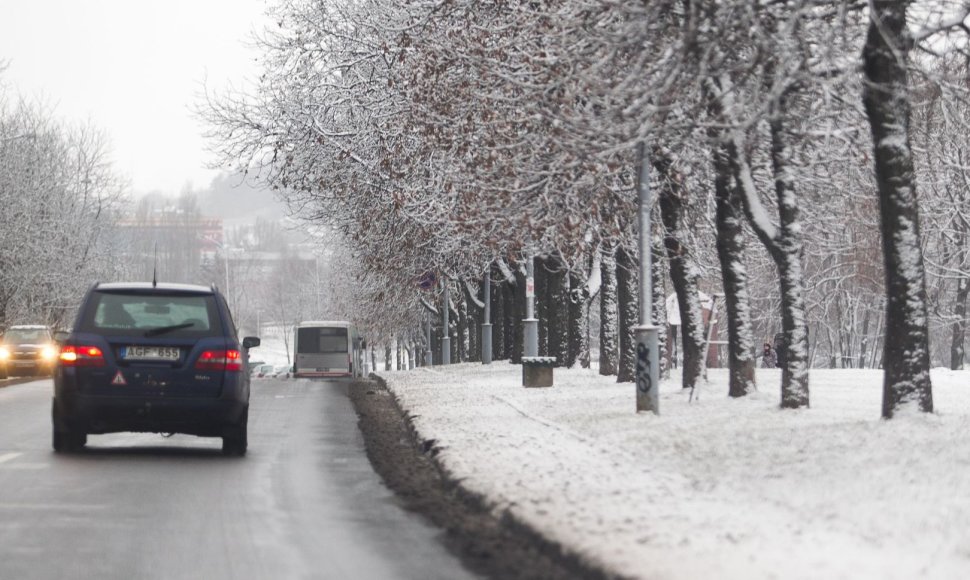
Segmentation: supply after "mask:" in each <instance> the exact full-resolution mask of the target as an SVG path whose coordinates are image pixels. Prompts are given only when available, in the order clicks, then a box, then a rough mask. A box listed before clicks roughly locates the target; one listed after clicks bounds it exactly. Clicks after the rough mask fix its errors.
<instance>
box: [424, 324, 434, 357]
mask: <svg viewBox="0 0 970 580" xmlns="http://www.w3.org/2000/svg"><path fill="white" fill-rule="evenodd" d="M433 364H434V355H433V354H432V352H431V321H430V320H429V321H428V347H427V348H426V349H424V366H426V367H430V366H431V365H433Z"/></svg>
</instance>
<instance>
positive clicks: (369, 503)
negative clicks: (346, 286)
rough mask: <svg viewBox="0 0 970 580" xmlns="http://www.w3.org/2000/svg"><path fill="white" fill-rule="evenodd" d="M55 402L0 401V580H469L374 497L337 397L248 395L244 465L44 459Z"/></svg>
mask: <svg viewBox="0 0 970 580" xmlns="http://www.w3.org/2000/svg"><path fill="white" fill-rule="evenodd" d="M50 394H51V383H50V381H49V380H42V381H35V382H30V383H25V384H21V385H15V386H8V387H5V388H2V389H0V546H2V554H3V556H2V558H0V578H18V579H31V578H99V579H115V578H117V579H146V578H158V579H181V578H186V579H187V578H193V579H195V578H206V579H209V580H211V579H220V578H227V579H228V578H245V579H261V578H273V579H290V578H295V579H296V578H314V579H326V578H340V579H344V578H355V579H371V578H373V579H382V580H383V579H393V578H403V579H418V578H421V579H433V578H441V579H445V578H447V579H461V578H469V577H471V576H470V575H469V574H468V573H467V572H465V571H464V569H462V568H461V566H460V564H458V563H457V561H456V560H454V558H453V557H452V556H450V555H449V554H448V553H447V552H446V551H445V549H444V548H443V547H442V546H441V545H440V544H439V542H438V541H437V539H436V534H437V531H436V530H434V529H432V528H430V527H428V526H427V525H426V524H424V523H423V522H421V521H419V520H417V519H416V518H415V517H414V516H411V515H409V514H406V513H405V512H403V511H402V510H401V509H400V508H399V507H398V506H397V505H396V503H395V502H394V499H393V497H392V495H391V494H390V492H388V491H387V490H386V489H385V488H384V487H383V486H382V484H381V483H380V482H379V480H378V478H377V476H376V475H375V474H374V472H373V471H372V469H371V466H370V464H369V463H368V461H367V458H366V456H365V454H364V449H363V442H362V440H361V437H360V434H359V432H358V429H357V418H356V416H355V414H354V411H353V408H352V406H351V404H350V402H349V400H348V398H347V386H346V384H340V383H325V382H310V381H306V380H300V381H294V380H272V379H266V380H254V381H253V398H252V402H251V408H250V418H249V428H250V435H249V438H250V451H249V454H248V455H247V456H246V457H245V458H242V459H239V458H227V457H223V456H222V454H221V452H220V441H219V440H218V439H202V438H197V437H189V436H180V435H176V436H173V437H171V438H168V439H166V438H163V437H161V436H159V435H152V434H113V435H97V436H91V437H89V444H88V447H87V448H86V449H85V450H84V451H83V452H81V453H79V454H76V455H67V456H61V455H55V454H54V453H53V452H52V451H51V447H50V418H49V417H50Z"/></svg>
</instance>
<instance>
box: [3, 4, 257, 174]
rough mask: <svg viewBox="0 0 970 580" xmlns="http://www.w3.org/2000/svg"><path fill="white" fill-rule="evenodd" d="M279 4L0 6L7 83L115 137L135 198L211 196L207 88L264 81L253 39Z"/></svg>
mask: <svg viewBox="0 0 970 580" xmlns="http://www.w3.org/2000/svg"><path fill="white" fill-rule="evenodd" d="M272 2H273V0H166V1H165V2H144V1H141V0H0V60H5V61H7V62H8V63H9V65H10V66H9V68H8V69H7V71H6V72H5V73H2V74H0V82H2V83H3V84H4V86H5V87H6V88H7V89H8V90H11V89H12V90H15V91H16V92H18V93H20V94H23V95H25V96H27V97H29V98H34V99H40V100H42V101H43V102H45V103H47V104H49V105H51V106H53V107H54V108H55V115H56V116H58V117H59V118H61V119H64V120H66V121H69V122H70V121H85V120H88V119H90V120H91V121H92V122H93V123H94V124H95V125H97V126H99V127H101V128H103V129H104V130H105V131H107V132H108V134H109V135H110V137H111V140H112V143H113V149H114V155H115V161H116V167H117V169H118V170H119V172H121V173H122V174H124V175H127V176H128V177H129V178H130V179H131V181H132V187H133V189H134V190H135V191H136V192H141V193H144V192H147V191H151V190H156V189H158V190H163V191H166V192H172V193H176V192H178V191H179V190H181V189H182V187H183V186H184V185H185V184H186V183H187V182H192V184H193V186H194V187H195V188H197V189H199V188H204V187H205V186H207V185H208V183H209V181H210V180H211V179H212V177H213V176H214V175H215V174H216V172H215V171H212V170H208V169H206V168H205V164H206V163H207V162H208V161H210V160H211V158H210V156H209V155H208V154H207V153H206V149H205V142H204V140H203V138H202V135H201V133H202V129H203V127H202V126H201V125H200V123H199V121H198V120H197V119H195V118H194V117H193V114H192V112H191V108H192V106H193V104H194V103H195V102H197V99H198V95H199V94H200V93H201V92H202V88H203V83H205V84H206V85H208V86H209V87H210V88H217V89H218V88H221V87H224V86H225V84H226V83H227V82H229V81H232V82H234V83H236V84H237V85H238V84H239V81H241V80H244V79H246V78H252V77H254V76H255V75H256V74H257V71H258V69H257V67H256V63H255V62H254V60H255V58H256V57H257V56H258V53H257V52H256V51H255V49H253V48H252V47H251V46H250V45H251V42H250V41H251V37H252V32H253V31H254V30H261V29H262V28H263V26H264V24H265V22H266V19H265V16H264V12H265V10H266V8H267V6H268V5H272Z"/></svg>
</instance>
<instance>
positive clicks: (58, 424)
mask: <svg viewBox="0 0 970 580" xmlns="http://www.w3.org/2000/svg"><path fill="white" fill-rule="evenodd" d="M51 427H52V437H51V439H52V441H51V443H52V444H53V447H54V452H56V453H71V452H73V451H78V450H80V449H81V448H82V447H84V446H85V445H87V442H88V434H87V433H79V432H78V431H75V430H72V429H71V428H70V427H68V426H67V421H65V420H64V417H63V416H62V415H61V413H60V412H58V410H57V402H56V401H55V402H54V403H53V404H52V405H51Z"/></svg>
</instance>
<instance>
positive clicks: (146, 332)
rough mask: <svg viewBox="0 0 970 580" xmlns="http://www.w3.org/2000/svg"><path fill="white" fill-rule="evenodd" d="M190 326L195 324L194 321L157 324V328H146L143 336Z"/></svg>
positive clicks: (156, 334)
mask: <svg viewBox="0 0 970 580" xmlns="http://www.w3.org/2000/svg"><path fill="white" fill-rule="evenodd" d="M190 326H195V323H194V322H183V323H182V324H173V325H171V326H159V327H158V328H153V329H151V330H146V331H145V337H146V338H147V337H149V336H158V335H159V334H165V333H166V332H172V331H173V330H182V329H183V328H188V327H190Z"/></svg>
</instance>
